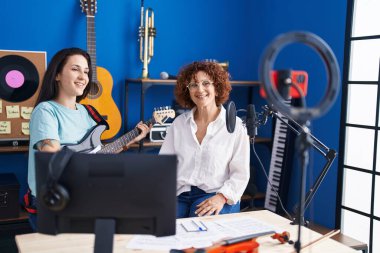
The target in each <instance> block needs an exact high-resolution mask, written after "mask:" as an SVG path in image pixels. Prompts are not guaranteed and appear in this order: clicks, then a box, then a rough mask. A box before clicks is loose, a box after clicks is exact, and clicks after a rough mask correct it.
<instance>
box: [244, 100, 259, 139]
mask: <svg viewBox="0 0 380 253" xmlns="http://www.w3.org/2000/svg"><path fill="white" fill-rule="evenodd" d="M256 122H257V118H256V109H255V105H253V104H249V105H248V106H247V118H246V123H245V125H246V126H247V133H248V135H249V137H250V138H254V137H255V136H256V135H257V125H256Z"/></svg>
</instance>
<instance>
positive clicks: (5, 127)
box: [0, 121, 11, 134]
mask: <svg viewBox="0 0 380 253" xmlns="http://www.w3.org/2000/svg"><path fill="white" fill-rule="evenodd" d="M10 133H11V122H10V121H0V134H10Z"/></svg>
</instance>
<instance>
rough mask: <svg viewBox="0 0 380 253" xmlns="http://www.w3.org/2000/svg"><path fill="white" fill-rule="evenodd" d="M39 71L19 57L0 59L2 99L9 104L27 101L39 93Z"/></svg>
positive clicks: (0, 90) (0, 94)
mask: <svg viewBox="0 0 380 253" xmlns="http://www.w3.org/2000/svg"><path fill="white" fill-rule="evenodd" d="M38 84H39V76H38V71H37V69H36V67H35V66H34V64H33V63H32V62H31V61H29V60H28V59H26V58H25V57H22V56H19V55H6V56H3V57H1V58H0V98H1V99H4V100H6V101H8V102H21V101H24V100H27V99H28V98H30V97H31V96H33V95H34V93H35V92H36V91H37V88H38Z"/></svg>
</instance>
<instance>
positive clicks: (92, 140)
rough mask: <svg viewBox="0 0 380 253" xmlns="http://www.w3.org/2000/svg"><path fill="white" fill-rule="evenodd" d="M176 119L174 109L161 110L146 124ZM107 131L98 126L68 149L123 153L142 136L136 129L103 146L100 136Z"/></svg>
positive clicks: (154, 113) (87, 151) (103, 126)
mask: <svg viewBox="0 0 380 253" xmlns="http://www.w3.org/2000/svg"><path fill="white" fill-rule="evenodd" d="M174 117H175V111H174V110H173V109H161V110H157V111H155V112H153V117H152V118H151V119H150V120H148V121H146V122H144V123H145V124H147V125H150V124H152V125H153V124H155V123H158V124H163V123H165V122H166V121H167V120H168V119H170V118H174ZM105 129H106V126H105V125H97V126H95V127H94V128H93V129H91V130H90V131H89V133H88V134H87V135H86V136H85V137H84V138H83V139H82V140H81V141H80V142H79V144H75V145H67V146H66V147H67V148H68V149H70V150H72V151H75V152H82V153H91V154H94V153H97V154H114V153H118V152H119V151H121V150H122V149H123V147H125V146H126V145H127V144H128V143H129V142H131V141H132V140H133V139H134V138H136V137H137V136H138V135H139V134H140V133H139V129H138V128H137V127H136V128H134V129H133V130H131V131H129V132H128V133H126V134H124V135H123V136H121V137H120V138H118V139H117V140H115V141H113V142H111V143H108V144H107V145H105V146H103V145H102V143H101V141H100V136H101V134H102V133H103V131H104V130H105Z"/></svg>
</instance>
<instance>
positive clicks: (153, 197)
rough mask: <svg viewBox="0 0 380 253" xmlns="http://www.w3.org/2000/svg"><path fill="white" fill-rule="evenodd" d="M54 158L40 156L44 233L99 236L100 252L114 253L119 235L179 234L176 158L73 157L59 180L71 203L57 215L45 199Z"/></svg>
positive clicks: (40, 224) (41, 226)
mask: <svg viewBox="0 0 380 253" xmlns="http://www.w3.org/2000/svg"><path fill="white" fill-rule="evenodd" d="M62 152H63V151H61V152H58V153H62ZM54 154H57V153H54ZM54 154H53V153H45V152H37V153H36V155H35V158H36V159H35V163H36V180H37V210H38V215H37V231H38V232H40V233H44V234H53V235H54V234H59V233H95V252H100V251H96V248H107V249H105V250H104V252H107V250H108V252H112V243H113V234H114V233H116V234H152V235H156V236H167V235H173V234H175V223H176V221H175V220H176V176H177V159H176V156H174V155H155V154H129V153H128V154H125V153H122V154H83V153H72V154H71V157H70V159H69V161H68V162H67V164H66V166H65V167H64V169H63V172H62V174H61V175H60V176H59V178H58V180H57V181H56V184H58V185H59V186H60V187H64V188H65V190H67V192H68V194H69V200H68V201H67V204H66V206H65V207H64V208H63V209H62V210H58V211H56V210H52V208H50V207H49V205H46V204H44V200H43V197H44V196H45V193H44V192H46V189H44V188H46V185H47V183H48V182H49V180H50V181H51V175H52V174H51V173H50V174H49V167H51V169H52V171H54V170H57V169H58V168H56V167H58V166H57V163H56V162H53V163H52V161H53V160H54ZM58 164H59V163H58ZM45 203H46V202H45ZM107 238H108V239H107ZM107 241H108V242H107ZM110 243H111V245H109V244H110ZM105 245H106V246H105ZM109 247H111V251H109V250H110V249H109Z"/></svg>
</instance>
